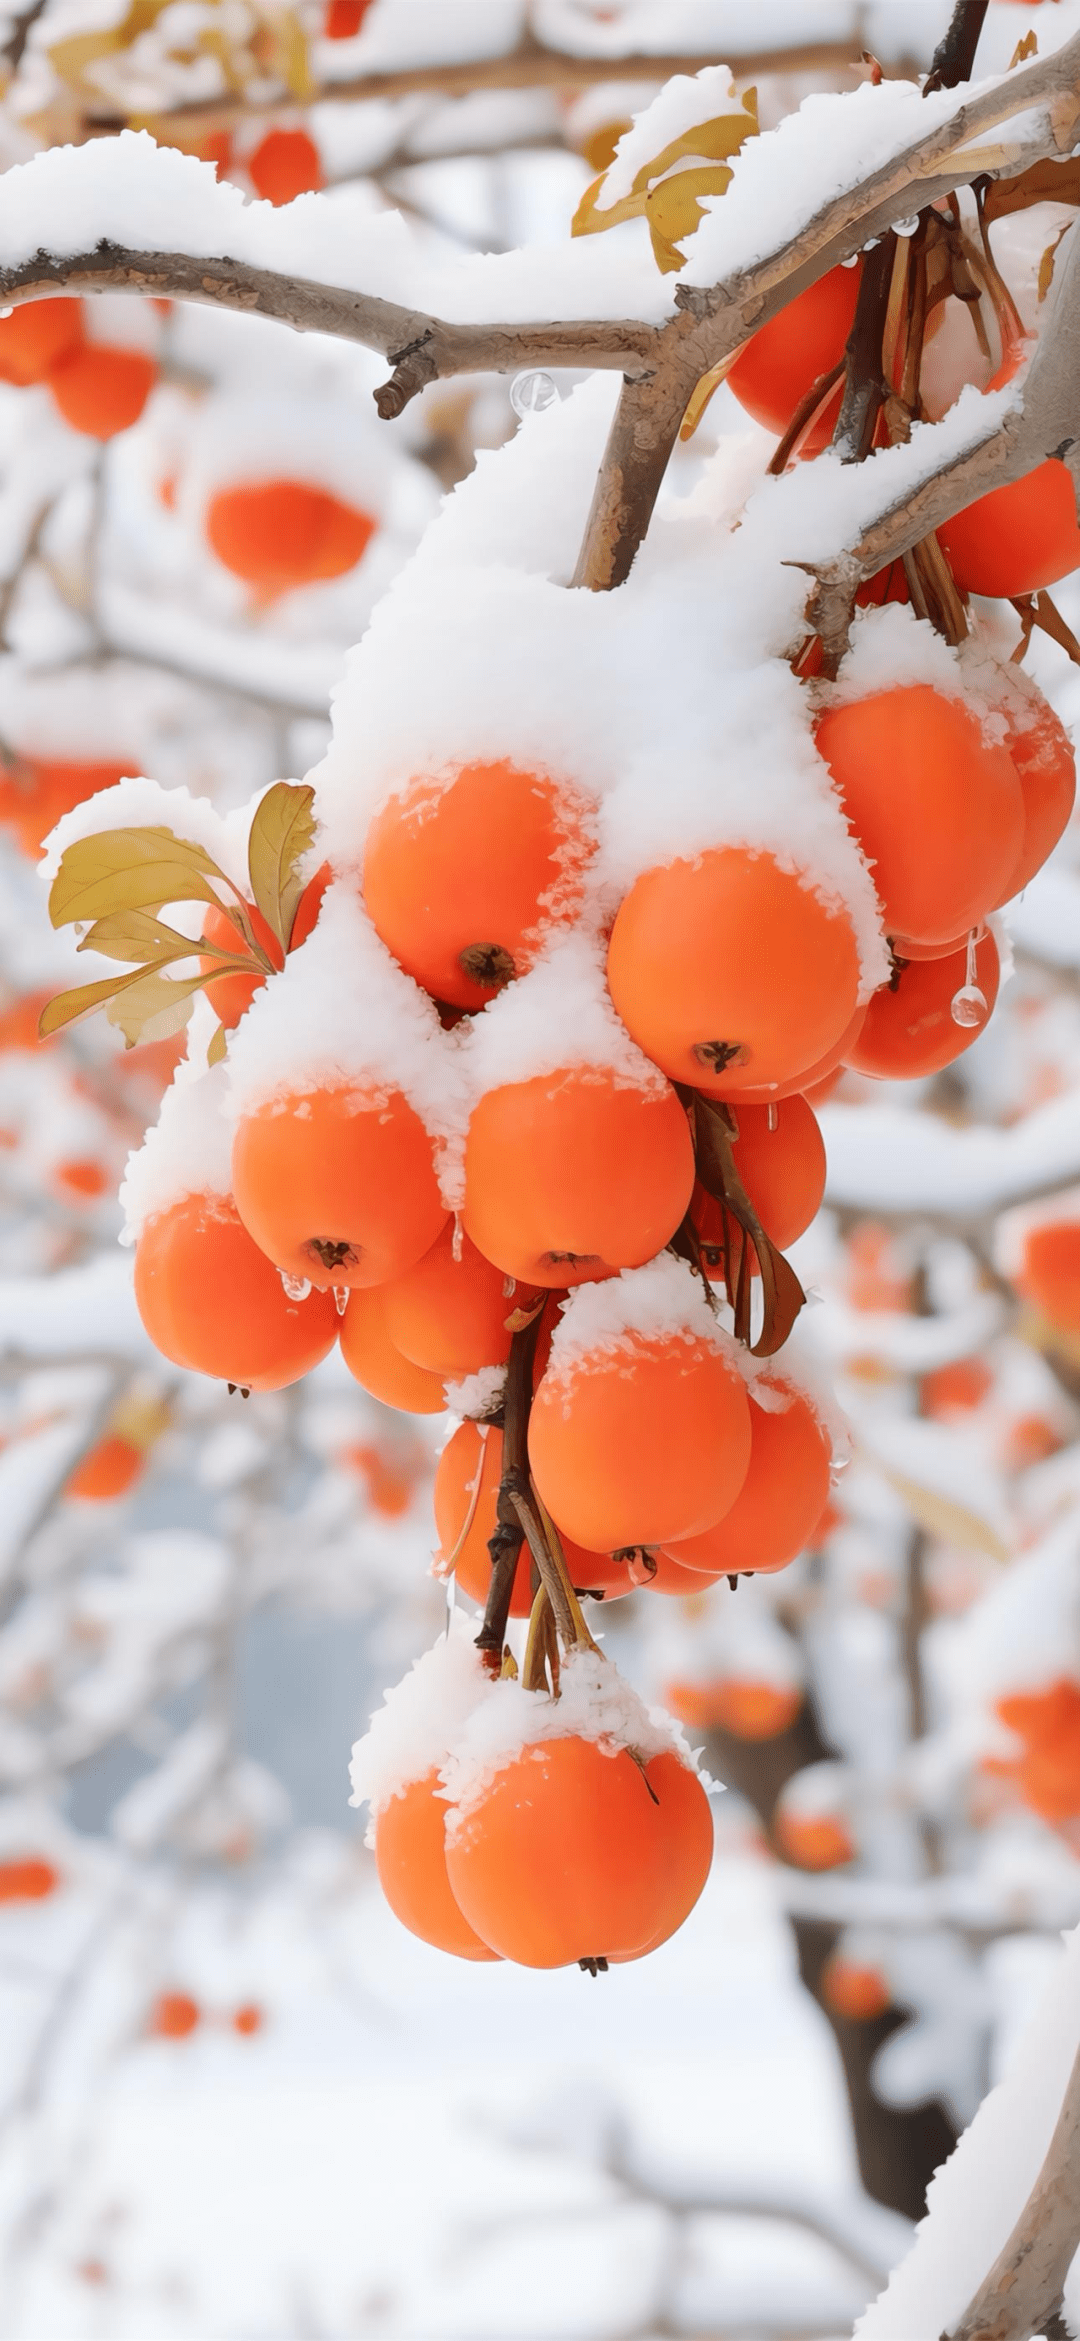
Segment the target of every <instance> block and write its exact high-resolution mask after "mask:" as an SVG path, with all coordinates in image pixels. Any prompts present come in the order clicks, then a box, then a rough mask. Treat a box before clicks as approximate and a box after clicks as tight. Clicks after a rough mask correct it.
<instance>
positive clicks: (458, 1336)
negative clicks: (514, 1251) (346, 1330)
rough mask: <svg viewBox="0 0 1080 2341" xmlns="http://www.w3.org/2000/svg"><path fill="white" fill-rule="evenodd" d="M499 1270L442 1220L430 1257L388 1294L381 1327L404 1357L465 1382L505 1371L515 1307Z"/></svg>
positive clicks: (398, 1279)
mask: <svg viewBox="0 0 1080 2341" xmlns="http://www.w3.org/2000/svg"><path fill="white" fill-rule="evenodd" d="M504 1282H505V1279H504V1276H503V1273H502V1270H501V1269H499V1268H493V1267H492V1265H491V1262H490V1260H486V1259H484V1258H483V1256H482V1254H481V1253H480V1252H478V1251H477V1249H476V1246H475V1244H473V1243H470V1241H469V1238H468V1236H467V1235H464V1236H460V1237H457V1238H455V1230H454V1227H453V1223H452V1222H451V1221H447V1224H446V1226H445V1227H444V1228H443V1231H442V1233H441V1235H439V1236H437V1237H436V1239H435V1242H434V1243H433V1244H432V1247H431V1250H430V1252H425V1253H424V1256H423V1259H422V1260H418V1261H417V1262H416V1266H415V1267H414V1268H408V1269H406V1271H405V1274H404V1276H398V1277H395V1279H394V1281H393V1283H392V1284H388V1285H387V1286H386V1289H385V1306H386V1329H387V1332H388V1334H389V1336H390V1339H391V1341H392V1342H393V1344H394V1347H395V1349H399V1350H400V1351H401V1353H402V1356H403V1357H407V1358H410V1359H411V1360H412V1363H413V1364H414V1365H417V1366H423V1367H425V1368H426V1370H427V1372H428V1373H431V1374H441V1375H442V1376H443V1378H444V1380H446V1381H452V1382H456V1381H462V1380H464V1378H465V1376H466V1375H467V1374H478V1373H479V1372H480V1371H481V1368H482V1367H484V1366H502V1365H505V1363H506V1360H507V1358H508V1357H509V1355H510V1341H511V1334H510V1330H509V1328H508V1326H507V1322H506V1320H507V1318H508V1316H509V1315H510V1312H511V1309H512V1308H513V1307H514V1306H515V1303H514V1301H513V1300H508V1299H507V1296H506V1293H505V1292H504V1290H503V1286H504Z"/></svg>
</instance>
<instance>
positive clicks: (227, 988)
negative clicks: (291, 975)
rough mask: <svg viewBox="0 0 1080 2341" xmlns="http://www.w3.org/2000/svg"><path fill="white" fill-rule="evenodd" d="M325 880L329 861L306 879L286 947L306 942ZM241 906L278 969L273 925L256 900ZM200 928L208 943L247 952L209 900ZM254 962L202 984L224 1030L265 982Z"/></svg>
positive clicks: (204, 963) (205, 963)
mask: <svg viewBox="0 0 1080 2341" xmlns="http://www.w3.org/2000/svg"><path fill="white" fill-rule="evenodd" d="M329 883H330V866H329V863H327V862H324V863H323V866H322V868H321V870H316V872H315V876H314V877H313V878H311V879H309V881H308V883H307V885H306V886H305V888H304V891H303V893H302V895H301V897H300V900H299V902H298V903H297V906H296V916H295V918H294V919H293V923H292V932H291V934H290V936H289V950H290V951H298V950H299V949H300V946H301V944H302V943H306V942H307V939H308V936H309V935H310V933H311V931H312V928H313V927H314V925H315V922H316V920H317V918H318V916H319V912H320V910H321V909H322V902H323V896H324V894H325V893H326V889H327V887H328V885H329ZM244 908H245V910H246V912H247V916H248V919H249V921H250V924H251V930H252V933H253V935H254V937H255V940H256V942H257V943H258V944H259V945H260V947H261V949H262V950H263V951H265V953H266V955H267V958H268V959H269V960H270V963H271V965H272V966H273V967H275V968H278V969H280V968H282V967H283V966H284V964H285V961H284V957H283V954H282V949H281V945H280V943H279V942H278V939H277V936H276V935H275V933H274V930H273V928H272V927H271V926H269V925H268V924H267V921H266V920H265V919H264V917H263V914H262V912H261V910H260V909H259V908H258V905H257V904H256V903H254V902H248V903H245V905H244ZM202 931H203V935H204V937H205V939H206V941H207V942H208V943H217V944H218V945H219V946H220V948H221V949H222V950H224V951H233V952H236V953H238V954H241V955H242V956H244V957H247V956H249V954H248V950H247V945H246V943H245V940H244V937H243V935H242V934H241V933H240V932H239V930H238V929H237V928H236V927H235V926H234V925H233V922H232V920H231V919H230V918H228V917H227V916H226V914H225V912H224V910H218V909H217V908H216V907H215V905H214V904H213V903H211V904H209V905H208V907H207V910H206V912H205V914H204V917H203V924H202ZM199 964H200V966H201V967H202V968H203V969H205V970H206V971H207V972H209V971H210V969H211V968H212V967H213V964H214V963H213V960H212V959H209V958H207V957H203V958H202V959H200V962H199ZM254 965H255V973H254V974H253V975H241V974H240V973H238V972H237V973H235V974H231V975H218V976H213V977H212V978H211V981H210V982H209V983H208V984H206V985H204V987H203V988H204V990H205V993H206V997H207V999H208V1000H209V1002H210V1005H211V1007H212V1009H213V1010H214V1014H215V1015H216V1016H217V1018H218V1020H219V1022H220V1023H222V1024H223V1025H224V1026H225V1030H226V1032H232V1031H233V1029H234V1027H235V1026H236V1025H237V1024H239V1022H240V1018H241V1017H242V1016H244V1015H246V1013H247V1011H248V1009H249V1008H250V1006H251V1003H252V1001H253V999H254V998H255V996H256V993H258V992H261V990H262V987H263V985H264V983H265V982H266V977H265V975H264V973H263V971H262V969H261V967H259V966H258V963H257V962H255V963H254Z"/></svg>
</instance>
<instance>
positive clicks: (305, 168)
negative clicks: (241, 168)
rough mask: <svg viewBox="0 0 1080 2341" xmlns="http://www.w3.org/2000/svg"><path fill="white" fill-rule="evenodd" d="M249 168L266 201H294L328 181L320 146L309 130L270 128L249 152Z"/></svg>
mask: <svg viewBox="0 0 1080 2341" xmlns="http://www.w3.org/2000/svg"><path fill="white" fill-rule="evenodd" d="M247 170H248V177H249V179H250V180H251V184H252V186H253V187H254V189H255V193H256V195H261V196H262V198H263V201H264V203H293V202H294V201H295V199H296V197H297V196H298V195H312V194H314V193H315V191H316V189H317V188H319V187H322V186H323V185H324V184H325V182H324V179H323V167H322V161H321V159H320V155H319V149H318V147H317V146H316V144H315V141H314V139H313V138H309V136H308V133H307V131H306V130H268V131H267V133H266V136H265V138H260V140H259V143H258V146H257V147H255V148H254V149H253V151H252V153H251V154H249V156H248V158H247Z"/></svg>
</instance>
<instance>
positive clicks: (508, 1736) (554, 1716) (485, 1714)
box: [440, 1647, 697, 1840]
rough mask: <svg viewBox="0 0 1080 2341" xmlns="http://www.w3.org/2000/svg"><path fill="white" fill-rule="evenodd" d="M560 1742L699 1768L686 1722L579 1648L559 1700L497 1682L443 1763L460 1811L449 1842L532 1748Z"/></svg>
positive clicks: (451, 1820)
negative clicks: (683, 1724)
mask: <svg viewBox="0 0 1080 2341" xmlns="http://www.w3.org/2000/svg"><path fill="white" fill-rule="evenodd" d="M553 1739H585V1740H592V1741H594V1742H595V1743H596V1745H597V1746H598V1747H600V1748H601V1749H602V1750H603V1752H604V1754H605V1755H610V1756H614V1755H617V1754H618V1752H619V1750H620V1749H621V1748H632V1749H633V1751H634V1754H635V1755H637V1756H641V1757H642V1758H643V1759H644V1761H645V1762H646V1763H648V1762H649V1760H650V1759H651V1758H652V1757H653V1756H662V1755H673V1756H677V1757H678V1759H679V1762H680V1763H681V1764H685V1765H686V1767H687V1769H688V1771H692V1772H693V1771H696V1770H697V1760H696V1757H695V1756H694V1754H693V1751H692V1750H691V1748H690V1746H689V1744H688V1742H687V1740H686V1739H685V1737H684V1735H683V1733H682V1732H681V1731H680V1729H679V1726H678V1724H676V1723H673V1722H672V1720H671V1718H670V1716H668V1715H666V1714H665V1713H664V1711H663V1709H662V1708H659V1707H646V1706H645V1704H644V1702H643V1701H642V1700H641V1699H639V1697H638V1694H637V1692H636V1691H634V1690H632V1689H631V1687H630V1684H629V1683H628V1682H625V1681H624V1679H623V1677H622V1675H620V1674H619V1673H618V1672H617V1670H616V1668H615V1667H614V1666H612V1665H611V1663H610V1661H609V1660H608V1659H606V1658H604V1657H602V1655H601V1653H600V1652H599V1651H598V1650H590V1649H588V1648H587V1647H582V1648H578V1649H575V1650H571V1651H568V1652H567V1653H566V1656H565V1657H564V1659H563V1663H562V1672H561V1674H560V1678H559V1697H558V1698H557V1699H552V1698H550V1697H549V1696H548V1693H547V1692H546V1691H527V1690H525V1689H524V1687H523V1686H522V1684H521V1683H520V1682H512V1681H510V1680H506V1681H503V1682H498V1683H492V1684H491V1685H490V1687H489V1689H488V1693H487V1697H486V1698H485V1699H484V1700H483V1701H482V1702H481V1704H479V1705H478V1706H475V1707H474V1708H473V1709H472V1712H471V1713H470V1715H469V1717H468V1720H467V1722H466V1723H465V1724H464V1727H463V1729H462V1730H461V1731H460V1732H459V1734H458V1736H457V1738H456V1739H455V1741H454V1744H453V1748H452V1752H451V1754H450V1756H449V1758H448V1759H447V1762H446V1763H445V1764H444V1766H443V1772H442V1779H443V1787H442V1789H441V1790H440V1794H441V1795H444V1796H445V1797H446V1799H447V1802H448V1803H449V1804H450V1805H451V1806H452V1808H453V1809H452V1811H451V1812H450V1814H449V1815H448V1818H447V1824H446V1834H447V1838H448V1840H449V1839H452V1838H453V1836H454V1835H455V1832H456V1830H457V1828H458V1826H459V1824H460V1822H461V1820H462V1819H463V1818H464V1817H465V1816H466V1815H467V1814H468V1813H469V1812H470V1811H471V1810H472V1808H473V1807H474V1805H476V1804H477V1803H478V1801H479V1799H480V1798H481V1797H482V1796H483V1794H484V1792H485V1790H486V1789H487V1788H488V1787H490V1785H491V1782H492V1781H493V1780H494V1779H495V1777H496V1775H497V1774H498V1773H500V1772H502V1771H504V1770H505V1768H506V1766H507V1765H508V1764H512V1763H514V1761H515V1760H516V1758H517V1757H518V1756H520V1755H522V1754H523V1753H524V1752H525V1751H526V1750H527V1749H533V1748H535V1747H537V1746H539V1745H541V1744H542V1743H543V1742H545V1741H547V1740H553Z"/></svg>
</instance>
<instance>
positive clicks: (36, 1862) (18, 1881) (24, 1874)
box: [0, 1853, 60, 1902]
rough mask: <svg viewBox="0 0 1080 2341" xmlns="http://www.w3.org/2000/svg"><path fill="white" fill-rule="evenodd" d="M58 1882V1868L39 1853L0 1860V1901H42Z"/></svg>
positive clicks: (54, 1888) (52, 1891)
mask: <svg viewBox="0 0 1080 2341" xmlns="http://www.w3.org/2000/svg"><path fill="white" fill-rule="evenodd" d="M59 1884H60V1872H59V1870H58V1869H57V1868H56V1866H55V1864H54V1863H53V1862H51V1861H46V1860H45V1859H44V1858H43V1857H42V1855H40V1854H36V1853H30V1854H22V1855H19V1856H17V1857H15V1858H9V1859H7V1860H3V1861H0V1902H44V1901H45V1900H46V1899H47V1898H48V1896H49V1895H50V1894H55V1892H56V1889H57V1887H58V1886H59Z"/></svg>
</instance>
